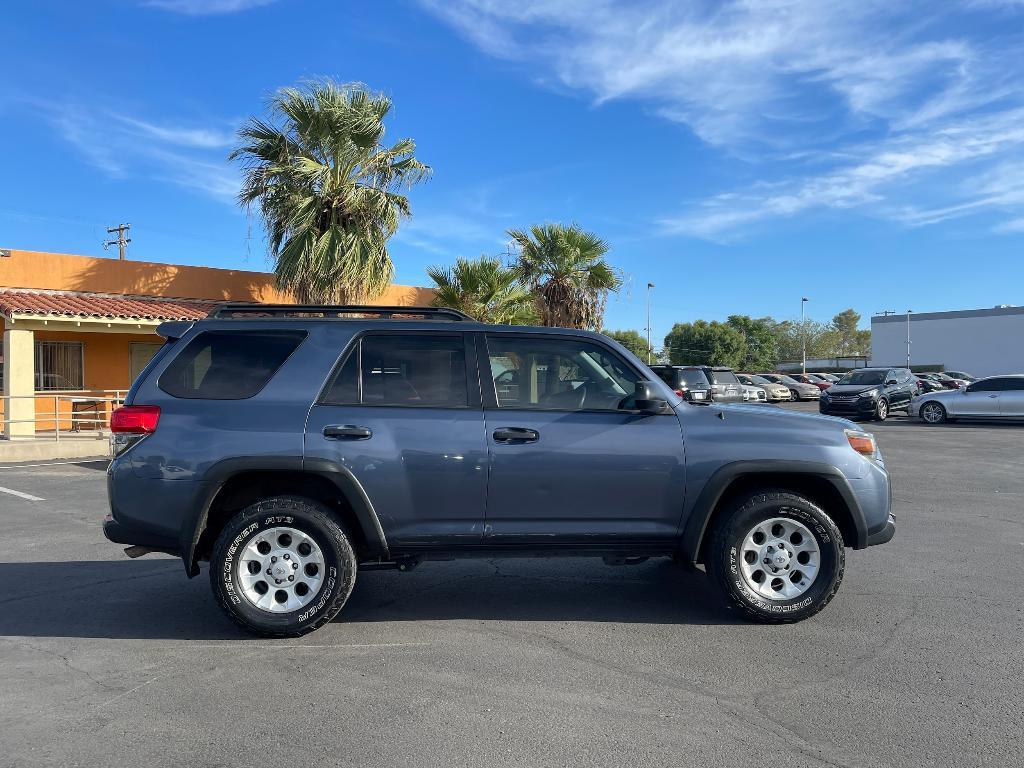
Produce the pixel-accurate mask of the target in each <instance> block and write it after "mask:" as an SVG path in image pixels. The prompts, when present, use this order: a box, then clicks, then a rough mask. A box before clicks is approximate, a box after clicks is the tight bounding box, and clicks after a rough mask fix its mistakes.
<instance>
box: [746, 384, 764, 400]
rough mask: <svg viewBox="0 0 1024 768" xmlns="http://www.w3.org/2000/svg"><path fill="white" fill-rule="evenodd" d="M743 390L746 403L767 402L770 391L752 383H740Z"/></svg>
mask: <svg viewBox="0 0 1024 768" xmlns="http://www.w3.org/2000/svg"><path fill="white" fill-rule="evenodd" d="M740 388H741V389H742V390H743V402H744V403H767V402H768V393H767V392H765V391H764V388H762V387H755V386H752V385H750V384H740Z"/></svg>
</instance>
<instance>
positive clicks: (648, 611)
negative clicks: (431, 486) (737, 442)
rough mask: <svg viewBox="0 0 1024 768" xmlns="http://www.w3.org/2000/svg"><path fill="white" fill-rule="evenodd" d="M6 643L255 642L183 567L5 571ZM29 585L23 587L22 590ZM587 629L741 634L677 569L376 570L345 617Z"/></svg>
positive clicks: (173, 563) (15, 566) (585, 564)
mask: <svg viewBox="0 0 1024 768" xmlns="http://www.w3.org/2000/svg"><path fill="white" fill-rule="evenodd" d="M0 583H2V584H5V585H9V586H10V587H12V589H11V590H10V591H6V593H5V594H4V596H3V597H0V635H9V636H24V637H93V638H112V639H182V640H220V639H232V638H240V637H246V635H245V634H244V633H242V632H241V631H239V630H237V629H235V627H234V626H233V625H232V624H231V623H230V621H228V619H227V618H226V617H225V616H224V615H223V614H222V613H221V611H220V609H219V608H218V607H217V605H216V603H215V602H214V599H213V596H212V595H211V594H210V587H209V582H208V580H207V578H206V574H205V573H204V574H203V575H201V576H199V577H197V578H195V579H192V580H189V579H187V578H186V577H185V575H184V573H183V572H182V567H181V563H180V562H179V561H177V560H171V559H160V560H156V559H154V560H150V561H146V562H140V561H131V560H124V561H100V562H95V561H76V562H52V563H42V562H32V563H0ZM15 585H18V586H15ZM459 619H475V620H494V621H586V622H623V623H652V624H734V623H740V621H741V620H740V619H739V618H738V617H736V616H735V615H734V614H731V613H730V612H729V611H727V610H726V609H725V608H724V607H723V605H722V600H721V599H720V598H719V596H718V594H717V593H716V592H714V591H713V590H712V588H711V585H710V584H709V583H708V581H707V579H706V578H705V577H704V575H703V574H700V573H692V572H688V571H685V570H683V569H681V568H679V567H677V566H674V565H672V564H671V563H669V562H668V561H650V562H648V563H645V564H642V565H637V566H623V567H615V568H613V567H609V566H605V565H604V564H602V563H601V562H600V561H599V560H591V559H586V560H583V559H566V560H559V561H547V560H545V561H534V560H512V559H510V560H500V561H488V562H486V563H485V562H482V561H457V562H454V563H450V562H449V563H425V564H423V565H422V566H421V567H420V568H419V569H417V570H416V571H415V572H414V573H408V574H400V573H397V572H392V571H366V572H364V573H362V574H360V575H359V577H358V580H357V583H356V586H355V590H354V591H353V593H352V597H351V598H350V599H349V602H348V604H347V605H346V606H345V608H344V610H342V612H341V614H340V615H339V616H338V618H337V619H335V624H336V625H344V624H345V623H346V622H352V623H365V622H377V621H445V620H459Z"/></svg>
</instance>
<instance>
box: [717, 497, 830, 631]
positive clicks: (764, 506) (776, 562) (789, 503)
mask: <svg viewBox="0 0 1024 768" xmlns="http://www.w3.org/2000/svg"><path fill="white" fill-rule="evenodd" d="M845 563H846V553H845V550H844V549H843V538H842V534H841V533H840V532H839V529H838V528H837V527H836V524H835V523H834V522H833V521H832V519H831V518H830V517H829V516H828V515H827V514H825V512H824V511H823V510H822V509H821V508H820V507H818V506H817V505H816V504H814V503H813V502H811V501H810V500H809V499H806V498H804V497H803V496H800V495H798V494H795V493H790V492H788V491H781V490H762V491H756V492H754V493H753V494H752V495H749V496H744V497H742V498H741V499H739V500H738V501H737V502H736V503H735V504H733V505H732V507H731V508H730V509H729V510H727V511H726V513H725V515H724V516H723V517H721V518H720V519H719V520H718V523H717V524H716V526H715V528H714V530H713V531H712V534H711V541H710V550H709V552H708V553H707V557H706V563H705V564H706V566H707V570H708V574H709V575H710V576H711V578H712V579H713V580H714V581H715V582H716V583H717V584H718V586H719V588H721V589H722V590H723V591H724V592H725V594H726V595H727V596H728V598H729V600H730V601H731V603H732V604H733V605H734V606H735V607H737V608H739V609H740V610H742V611H743V612H744V613H745V614H746V615H747V616H748V617H749V618H752V619H754V620H756V621H760V622H764V623H769V624H779V623H787V622H794V621H801V620H802V619H806V618H808V617H810V616H813V615H814V614H816V613H817V612H818V611H820V610H821V609H822V608H824V607H825V606H826V605H828V603H829V602H830V601H831V600H832V598H833V597H834V596H835V594H836V591H837V590H838V589H839V584H840V582H841V581H842V580H843V569H844V567H845Z"/></svg>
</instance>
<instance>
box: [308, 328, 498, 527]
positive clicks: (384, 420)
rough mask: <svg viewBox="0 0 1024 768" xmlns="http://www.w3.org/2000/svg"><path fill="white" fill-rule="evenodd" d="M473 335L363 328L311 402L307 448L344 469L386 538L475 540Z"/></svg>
mask: <svg viewBox="0 0 1024 768" xmlns="http://www.w3.org/2000/svg"><path fill="white" fill-rule="evenodd" d="M473 344H474V341H473V338H472V336H470V335H468V334H464V333H458V332H451V331H438V332H434V331H422V332H421V331H402V332H401V333H396V332H387V331H381V332H378V331H372V332H367V333H365V334H364V335H362V336H361V337H359V338H357V339H356V340H355V341H354V342H353V343H352V344H350V345H349V348H348V350H347V352H346V354H345V357H344V359H343V360H342V362H341V363H340V364H339V365H338V366H337V368H336V370H335V372H334V373H333V374H332V377H331V379H330V380H329V382H328V385H327V387H326V388H325V390H324V392H323V393H322V395H321V396H320V398H319V399H318V401H317V402H316V403H315V404H314V406H313V408H312V409H311V410H310V413H309V418H308V420H307V424H306V444H305V449H306V453H305V456H306V458H307V459H326V460H328V461H331V462H335V463H337V464H339V465H341V466H343V467H344V468H345V469H346V470H348V471H349V472H350V473H351V474H352V475H353V476H354V477H355V479H356V480H358V482H359V483H360V484H361V485H362V487H363V489H364V490H365V491H366V494H367V496H368V497H369V499H370V502H371V503H372V504H373V507H374V509H375V510H376V512H377V515H378V517H379V518H380V520H381V525H382V527H383V528H384V533H385V535H386V536H387V538H388V541H389V542H390V543H391V544H393V545H394V544H406V545H419V544H430V543H432V542H434V541H436V540H437V538H439V537H442V536H443V537H445V538H446V539H447V540H449V541H450V540H451V537H458V538H461V539H464V540H467V541H469V542H473V541H477V540H479V538H480V536H481V533H482V527H483V517H484V505H485V500H486V493H487V454H486V446H485V442H484V419H483V412H482V411H481V408H480V393H479V388H478V386H477V384H476V355H475V352H474V348H473Z"/></svg>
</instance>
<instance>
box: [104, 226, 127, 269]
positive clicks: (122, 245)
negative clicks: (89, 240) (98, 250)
mask: <svg viewBox="0 0 1024 768" xmlns="http://www.w3.org/2000/svg"><path fill="white" fill-rule="evenodd" d="M131 228H132V225H131V224H118V225H117V226H116V227H107V234H113V233H114V232H117V239H116V240H104V241H103V250H104V251H105V250H107V248H109V247H110V246H112V245H116V246H117V252H118V254H119V255H118V258H120V259H121V261H124V252H125V249H126V248H127V247H128V243H130V242H131V241H132V239H131V238H130V237H125V235H126V234H128V232H129V231H130V230H131Z"/></svg>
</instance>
